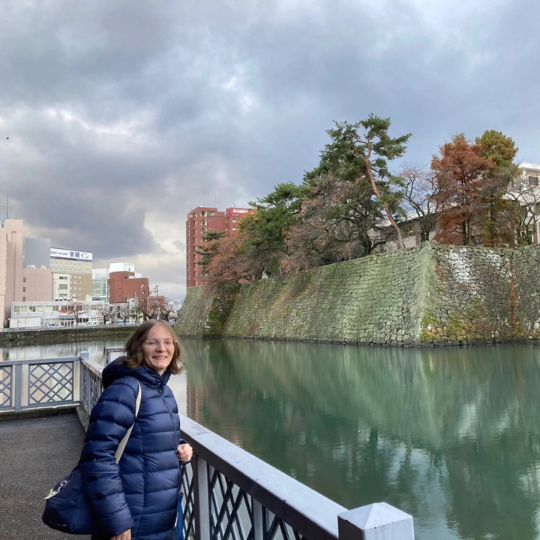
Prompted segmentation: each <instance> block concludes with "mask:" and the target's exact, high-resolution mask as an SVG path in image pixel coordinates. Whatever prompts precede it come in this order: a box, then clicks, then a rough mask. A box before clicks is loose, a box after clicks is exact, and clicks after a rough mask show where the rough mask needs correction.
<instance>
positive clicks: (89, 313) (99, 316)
mask: <svg viewBox="0 0 540 540" xmlns="http://www.w3.org/2000/svg"><path fill="white" fill-rule="evenodd" d="M102 312H103V304H102V303H101V302H81V303H74V302H70V301H65V300H64V301H49V302H13V303H12V305H11V314H10V319H9V327H10V328H70V327H73V326H97V325H100V324H103V322H104V320H103V313H102Z"/></svg>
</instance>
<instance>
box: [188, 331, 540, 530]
mask: <svg viewBox="0 0 540 540" xmlns="http://www.w3.org/2000/svg"><path fill="white" fill-rule="evenodd" d="M184 348H185V351H186V356H187V360H188V373H187V380H188V387H189V390H190V392H191V395H192V398H191V399H190V401H188V412H189V413H190V415H191V416H192V417H193V418H194V419H195V420H197V421H198V422H200V423H202V424H204V425H206V426H207V427H209V428H210V429H212V430H214V431H216V432H217V433H219V434H221V435H223V436H224V437H226V438H228V439H230V440H232V441H233V442H235V443H237V444H239V445H240V446H241V447H243V448H245V449H246V450H248V451H250V452H252V453H254V454H256V455H257V456H259V457H260V458H262V459H264V460H265V461H268V462H269V463H271V464H272V465H274V466H276V467H278V468H279V469H281V470H283V471H285V472H286V473H288V474H290V475H292V476H293V477H295V478H297V479H298V480H300V481H302V482H304V483H306V484H308V485H309V486H311V487H313V488H314V489H316V490H318V491H320V492H322V493H324V494H325V495H327V496H328V497H330V498H332V499H334V500H336V501H338V502H339V503H341V504H343V505H344V506H347V507H349V508H354V507H357V506H361V505H363V504H368V503H371V502H375V501H387V502H389V503H391V504H393V505H395V506H397V507H399V508H401V509H403V510H405V511H407V512H410V513H411V514H413V516H414V518H415V528H416V536H417V538H418V539H419V540H443V539H444V540H446V539H504V540H513V539H516V540H528V539H535V538H540V526H539V525H540V523H539V521H540V519H539V510H540V413H539V407H538V401H539V400H538V397H539V393H540V349H539V348H536V347H533V346H528V345H513V346H497V347H482V348H480V347H473V348H464V349H457V348H456V349H431V348H430V349H420V350H419V349H386V348H385V349H381V348H363V347H362V348H359V347H351V346H339V345H310V344H284V343H272V342H260V341H257V342H250V341H240V340H230V341H225V340H222V341H195V340H184Z"/></svg>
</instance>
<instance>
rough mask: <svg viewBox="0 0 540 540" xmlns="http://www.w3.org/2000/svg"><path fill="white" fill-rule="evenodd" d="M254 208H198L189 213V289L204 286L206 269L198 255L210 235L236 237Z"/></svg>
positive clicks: (187, 250) (187, 276)
mask: <svg viewBox="0 0 540 540" xmlns="http://www.w3.org/2000/svg"><path fill="white" fill-rule="evenodd" d="M254 212H255V210H253V209H252V208H227V209H226V210H225V211H221V210H218V209H217V208H212V207H208V206H198V207H197V208H194V209H193V210H191V212H189V214H188V217H187V221H186V283H187V286H188V287H195V286H198V285H204V284H205V283H206V278H205V276H204V269H203V268H202V267H201V265H200V264H199V263H200V261H201V259H202V256H201V255H200V254H199V253H197V248H200V247H201V246H203V245H204V243H205V238H206V235H207V234H208V233H211V232H215V233H222V234H223V235H224V236H226V237H233V238H234V237H236V236H238V232H239V225H240V222H241V221H242V219H244V218H245V217H246V216H248V215H250V214H252V213H254Z"/></svg>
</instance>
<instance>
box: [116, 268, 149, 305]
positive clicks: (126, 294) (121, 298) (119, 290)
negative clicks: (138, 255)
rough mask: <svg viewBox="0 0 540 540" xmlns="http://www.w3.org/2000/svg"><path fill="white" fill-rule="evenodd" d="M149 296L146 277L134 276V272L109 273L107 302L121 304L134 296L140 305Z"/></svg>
mask: <svg viewBox="0 0 540 540" xmlns="http://www.w3.org/2000/svg"><path fill="white" fill-rule="evenodd" d="M149 296H150V286H149V283H148V278H145V277H135V273H134V272H111V273H110V274H109V302H110V303H111V304H121V303H124V302H127V301H128V300H129V299H130V298H136V299H137V300H138V302H139V305H140V306H143V305H146V302H147V299H148V297H149Z"/></svg>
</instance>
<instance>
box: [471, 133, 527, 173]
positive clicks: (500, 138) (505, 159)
mask: <svg viewBox="0 0 540 540" xmlns="http://www.w3.org/2000/svg"><path fill="white" fill-rule="evenodd" d="M475 143H476V144H477V145H478V146H479V147H480V155H481V156H482V157H484V158H486V159H490V160H491V161H493V163H494V164H495V167H496V168H498V169H503V168H505V167H510V166H512V165H513V162H514V158H515V157H516V155H517V152H518V149H517V146H516V144H515V143H514V141H513V140H512V139H511V138H510V137H508V136H506V135H504V134H503V133H501V132H500V131H496V130H494V129H489V130H487V131H484V133H483V134H482V136H481V137H477V138H476V140H475Z"/></svg>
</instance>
